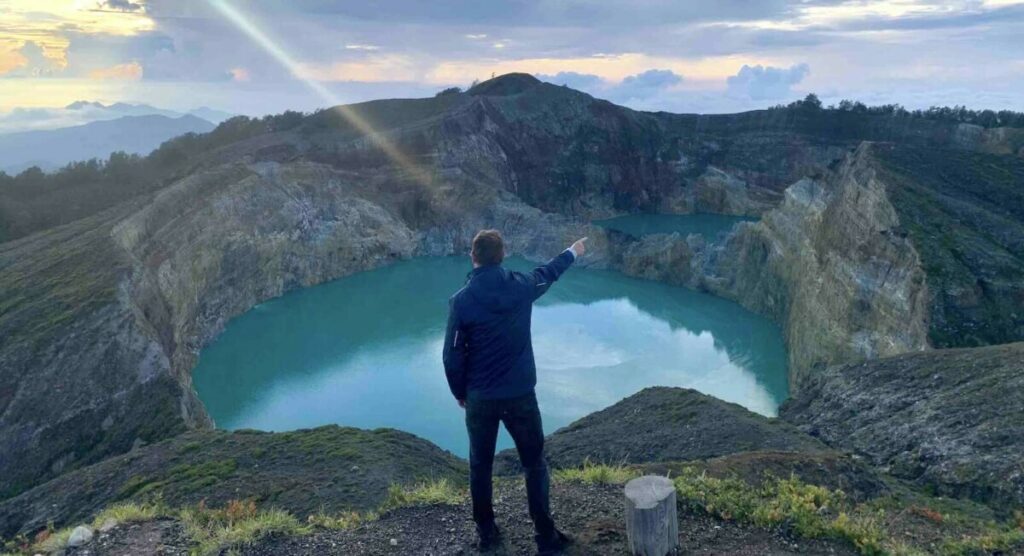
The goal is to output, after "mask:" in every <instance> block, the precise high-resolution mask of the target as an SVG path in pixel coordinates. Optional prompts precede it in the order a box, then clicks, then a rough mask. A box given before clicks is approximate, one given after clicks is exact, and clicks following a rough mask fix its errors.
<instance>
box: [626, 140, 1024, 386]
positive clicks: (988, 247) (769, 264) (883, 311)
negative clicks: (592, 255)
mask: <svg viewBox="0 0 1024 556" xmlns="http://www.w3.org/2000/svg"><path fill="white" fill-rule="evenodd" d="M1021 183H1024V160H1021V159H1019V158H1017V157H1013V156H1006V155H991V154H983V153H967V152H961V151H951V150H945V149H922V148H917V147H907V146H897V145H892V144H875V143H864V144H862V145H861V146H860V147H858V148H857V149H856V150H855V151H853V152H851V153H850V154H848V155H847V156H846V157H845V158H844V159H843V161H842V162H841V163H839V164H838V165H837V166H836V167H835V168H834V169H832V170H830V171H828V172H827V173H825V174H823V175H821V176H819V177H818V178H809V177H808V178H804V179H801V180H799V181H797V182H796V183H794V184H792V185H790V186H789V187H788V188H786V190H785V193H784V196H783V200H782V202H781V203H780V205H779V206H778V207H777V208H775V209H772V210H770V211H768V212H766V213H765V214H764V216H763V218H762V219H761V220H760V221H759V222H755V223H742V224H739V225H738V226H737V227H736V229H735V230H734V232H733V233H732V234H731V235H729V236H728V237H727V238H726V239H725V241H724V242H721V243H710V244H709V243H707V242H706V241H704V240H702V239H701V238H698V237H696V236H691V237H689V238H683V237H680V236H678V235H674V236H672V235H668V236H665V235H662V236H649V237H646V238H640V239H637V238H626V237H621V236H613V239H615V242H614V243H615V246H616V249H615V250H614V255H613V264H614V265H616V266H618V267H619V268H621V269H622V270H623V271H624V272H627V273H629V274H633V275H637V276H642V277H646V278H652V279H657V280H663V281H667V282H670V283H676V284H682V285H687V286H689V287H694V288H702V289H706V290H709V291H711V292H713V293H715V294H717V295H721V296H723V297H727V298H730V299H734V300H736V301H738V302H739V303H741V304H742V305H744V306H745V307H747V308H749V309H751V310H754V311H756V312H759V313H762V314H765V315H768V316H770V317H772V318H773V319H774V320H776V321H777V322H779V323H780V324H781V325H782V327H783V331H784V333H785V335H786V339H787V345H788V348H789V355H790V373H791V379H792V380H791V384H792V385H793V386H794V387H795V389H797V390H799V388H800V387H801V384H802V382H803V380H804V379H805V378H807V377H808V376H809V375H810V374H812V373H813V372H814V369H817V368H822V367H825V366H828V365H831V364H834V363H843V362H851V361H858V360H863V359H873V358H877V357H882V356H887V355H895V354H899V353H905V352H912V351H920V350H923V349H927V348H929V347H966V346H974V345H987V344H997V343H1003V342H1009V341H1014V340H1019V339H1021V338H1024V224H1022V222H1024V189H1022V188H1021V187H1020V184H1021Z"/></svg>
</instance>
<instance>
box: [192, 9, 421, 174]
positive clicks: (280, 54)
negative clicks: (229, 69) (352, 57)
mask: <svg viewBox="0 0 1024 556" xmlns="http://www.w3.org/2000/svg"><path fill="white" fill-rule="evenodd" d="M209 3H210V5H211V6H212V7H213V8H214V9H216V10H217V11H218V12H220V14H221V15H223V16H224V18H225V19H227V20H228V21H229V22H231V24H233V25H234V26H235V27H237V28H238V29H239V30H240V31H242V32H243V33H244V34H245V35H246V36H248V37H249V38H250V39H251V40H252V41H253V42H254V43H256V44H257V45H258V46H259V47H260V48H262V49H263V50H264V51H265V52H266V53H267V54H269V55H270V56H271V57H272V58H274V60H276V61H277V63H279V64H281V66H283V67H284V68H285V69H286V70H288V72H289V73H290V74H291V75H292V76H293V77H295V79H298V80H299V81H301V82H302V83H304V84H305V85H306V86H307V87H309V88H310V90H312V91H313V92H314V93H316V94H317V95H319V96H320V98H322V99H323V100H324V101H325V102H327V103H328V105H330V106H331V110H334V111H336V112H337V113H338V114H339V115H341V117H343V118H345V120H346V121H347V122H349V123H350V124H352V126H353V127H355V128H356V129H358V130H359V131H360V132H362V133H363V134H365V135H366V136H367V138H368V139H370V140H372V141H373V142H374V144H375V145H377V147H379V148H380V149H381V151H383V152H384V154H386V155H387V156H388V158H390V159H391V160H392V161H394V162H395V163H396V164H397V165H398V166H399V167H401V168H402V169H404V170H405V171H407V172H409V173H410V174H412V177H413V178H414V179H415V180H416V181H419V182H421V183H426V182H427V181H428V178H429V174H428V173H427V171H426V170H424V169H423V168H420V167H419V166H418V165H417V164H415V163H414V162H413V161H412V160H410V159H409V157H407V156H406V155H405V154H404V153H402V151H400V150H399V149H398V148H397V147H396V146H395V145H393V144H392V143H391V141H389V140H388V138H387V137H386V136H385V135H384V133H382V132H378V131H377V130H376V129H374V128H373V126H372V125H370V123H369V122H368V121H366V119H365V118H363V117H362V116H361V115H360V114H358V113H357V112H356V111H355V110H353V109H352V107H350V106H345V105H343V104H342V103H341V100H340V99H338V97H337V96H335V95H334V93H332V92H331V91H330V89H328V88H327V87H325V86H324V85H323V84H322V83H320V82H319V81H316V80H314V79H309V78H308V77H305V76H303V73H302V66H301V65H300V64H299V62H298V61H296V60H295V59H294V58H293V57H292V56H291V55H290V54H288V52H286V51H285V50H284V48H282V47H281V45H280V44H278V43H277V42H275V41H274V40H273V39H271V38H270V37H269V36H268V35H267V34H266V33H264V32H263V30H262V29H260V28H259V27H258V26H257V25H256V24H255V23H253V22H252V20H251V19H249V18H248V17H246V16H245V14H243V13H242V12H240V11H239V10H238V9H237V8H235V7H234V6H232V5H231V4H229V3H228V2H226V1H225V0H209Z"/></svg>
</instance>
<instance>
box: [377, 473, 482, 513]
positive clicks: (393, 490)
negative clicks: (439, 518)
mask: <svg viewBox="0 0 1024 556" xmlns="http://www.w3.org/2000/svg"><path fill="white" fill-rule="evenodd" d="M465 499H466V492H465V490H463V489H461V488H459V487H456V486H455V485H454V484H453V483H451V482H450V481H449V480H448V479H439V480H436V481H425V482H421V483H416V484H414V485H412V486H402V485H394V484H393V485H391V487H390V488H389V489H388V496H387V498H385V499H384V503H383V504H381V508H380V511H381V512H386V511H389V510H394V509H396V508H408V507H410V506H427V505H430V504H453V505H454V504H461V503H462V501H463V500H465Z"/></svg>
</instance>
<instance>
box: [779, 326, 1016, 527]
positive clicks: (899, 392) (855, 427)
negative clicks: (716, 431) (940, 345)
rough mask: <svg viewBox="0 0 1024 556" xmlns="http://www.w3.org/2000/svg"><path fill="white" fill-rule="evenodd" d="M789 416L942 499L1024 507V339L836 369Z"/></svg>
mask: <svg viewBox="0 0 1024 556" xmlns="http://www.w3.org/2000/svg"><path fill="white" fill-rule="evenodd" d="M781 415H782V418H783V419H785V420H786V421H789V422H790V423H793V424H796V425H798V426H799V427H800V428H801V429H803V430H805V431H807V432H808V433H810V434H812V435H814V436H816V437H818V438H820V439H821V440H823V441H824V442H825V443H827V444H829V445H831V446H834V447H836V448H840V449H845V450H851V451H854V452H856V453H858V454H861V455H862V456H864V457H865V458H866V459H867V460H868V461H870V462H871V463H873V464H874V465H875V466H876V467H877V468H879V469H881V470H883V471H885V472H887V473H890V474H892V475H895V476H897V477H902V478H904V479H909V480H912V481H916V482H917V483H918V484H920V485H923V486H927V487H929V488H931V489H933V490H935V491H936V492H938V493H940V494H944V495H947V496H962V497H969V498H972V499H975V500H978V501H982V502H986V503H989V504H993V505H994V506H996V507H1001V508H1014V507H1020V506H1022V505H1024V470H1022V468H1021V461H1022V460H1021V454H1022V453H1024V343H1015V344H1007V345H1000V346H991V347H984V348H975V349H954V350H935V351H929V352H924V353H918V354H908V355H900V356H895V357H887V358H883V359H877V360H874V361H867V362H863V363H855V364H849V365H840V366H835V367H831V368H829V369H827V370H823V371H821V372H819V373H816V374H814V375H812V376H811V377H810V378H809V380H808V381H807V383H806V384H805V386H804V388H803V389H802V390H801V391H800V393H799V394H798V395H797V396H795V397H794V398H793V399H791V400H789V401H788V402H786V403H785V404H784V406H783V408H782V411H781Z"/></svg>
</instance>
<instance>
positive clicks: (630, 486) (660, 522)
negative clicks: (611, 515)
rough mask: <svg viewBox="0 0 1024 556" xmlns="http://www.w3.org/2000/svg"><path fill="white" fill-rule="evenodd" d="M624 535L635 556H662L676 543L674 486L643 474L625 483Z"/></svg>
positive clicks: (676, 522) (676, 521) (667, 479)
mask: <svg viewBox="0 0 1024 556" xmlns="http://www.w3.org/2000/svg"><path fill="white" fill-rule="evenodd" d="M626 536H627V537H628V539H629V550H630V552H631V553H632V554H634V555H637V556H665V555H666V554H668V553H669V552H671V551H672V550H674V549H675V548H676V547H678V546H679V518H678V517H677V514H676V487H675V485H674V484H672V481H671V480H670V479H669V478H668V477H662V476H660V475H645V476H643V477H639V478H636V479H633V480H632V481H630V482H628V483H626Z"/></svg>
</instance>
